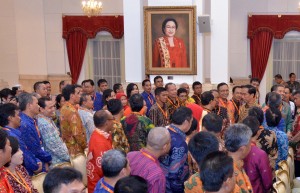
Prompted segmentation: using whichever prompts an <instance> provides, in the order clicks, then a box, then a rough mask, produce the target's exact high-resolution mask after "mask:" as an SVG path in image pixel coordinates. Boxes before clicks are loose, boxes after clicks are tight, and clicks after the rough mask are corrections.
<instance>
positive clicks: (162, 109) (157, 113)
mask: <svg viewBox="0 0 300 193" xmlns="http://www.w3.org/2000/svg"><path fill="white" fill-rule="evenodd" d="M155 98H156V103H155V104H154V105H152V107H151V109H150V111H149V118H150V119H151V120H152V123H153V124H154V125H155V127H164V126H167V125H168V124H169V118H170V116H169V113H168V109H167V105H166V103H167V100H168V92H167V90H166V89H165V88H163V87H158V88H156V89H155Z"/></svg>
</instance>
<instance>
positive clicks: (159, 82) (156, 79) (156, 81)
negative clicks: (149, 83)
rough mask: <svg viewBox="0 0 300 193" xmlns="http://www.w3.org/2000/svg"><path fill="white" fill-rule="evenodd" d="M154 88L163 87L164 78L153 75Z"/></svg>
mask: <svg viewBox="0 0 300 193" xmlns="http://www.w3.org/2000/svg"><path fill="white" fill-rule="evenodd" d="M154 85H155V88H158V87H164V79H163V78H162V77H161V76H155V77H154Z"/></svg>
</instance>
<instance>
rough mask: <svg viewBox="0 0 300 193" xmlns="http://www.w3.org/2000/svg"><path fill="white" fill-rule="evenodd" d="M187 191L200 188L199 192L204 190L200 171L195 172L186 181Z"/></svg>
mask: <svg viewBox="0 0 300 193" xmlns="http://www.w3.org/2000/svg"><path fill="white" fill-rule="evenodd" d="M184 186H185V191H191V190H195V191H197V190H199V192H202V181H201V179H200V175H199V173H198V172H197V173H195V174H193V175H192V176H191V177H190V178H189V179H188V180H187V181H186V182H185V183H184Z"/></svg>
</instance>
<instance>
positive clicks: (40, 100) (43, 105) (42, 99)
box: [38, 97, 51, 109]
mask: <svg viewBox="0 0 300 193" xmlns="http://www.w3.org/2000/svg"><path fill="white" fill-rule="evenodd" d="M46 101H51V99H50V98H49V97H42V98H39V99H38V104H39V106H40V107H41V108H43V109H44V108H45V107H46Z"/></svg>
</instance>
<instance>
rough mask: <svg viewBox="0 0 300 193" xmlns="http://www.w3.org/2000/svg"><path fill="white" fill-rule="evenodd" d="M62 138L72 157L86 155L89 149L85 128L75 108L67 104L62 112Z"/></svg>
mask: <svg viewBox="0 0 300 193" xmlns="http://www.w3.org/2000/svg"><path fill="white" fill-rule="evenodd" d="M60 113H61V114H60V126H61V137H62V139H63V141H64V142H65V143H66V145H67V148H68V150H69V154H70V156H75V155H77V154H79V153H84V149H85V148H87V143H86V133H85V128H83V126H82V122H81V119H80V116H79V113H78V112H77V109H76V108H75V106H73V105H72V104H71V103H69V102H66V103H65V104H64V105H63V106H62V108H61V110H60Z"/></svg>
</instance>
